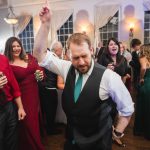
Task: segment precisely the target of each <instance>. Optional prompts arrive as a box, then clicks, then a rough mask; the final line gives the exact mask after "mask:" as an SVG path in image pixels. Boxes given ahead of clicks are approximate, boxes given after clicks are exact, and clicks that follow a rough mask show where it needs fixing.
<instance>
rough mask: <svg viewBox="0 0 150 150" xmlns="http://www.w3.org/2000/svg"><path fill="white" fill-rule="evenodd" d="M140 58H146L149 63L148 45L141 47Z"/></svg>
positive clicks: (149, 52)
mask: <svg viewBox="0 0 150 150" xmlns="http://www.w3.org/2000/svg"><path fill="white" fill-rule="evenodd" d="M140 57H146V58H147V60H148V61H149V62H150V44H145V45H142V46H141V52H140Z"/></svg>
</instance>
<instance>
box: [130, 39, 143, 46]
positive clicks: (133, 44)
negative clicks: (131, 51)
mask: <svg viewBox="0 0 150 150" xmlns="http://www.w3.org/2000/svg"><path fill="white" fill-rule="evenodd" d="M139 45H141V41H140V40H139V39H133V40H132V41H131V47H132V48H134V47H135V46H139Z"/></svg>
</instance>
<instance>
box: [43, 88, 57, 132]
mask: <svg viewBox="0 0 150 150" xmlns="http://www.w3.org/2000/svg"><path fill="white" fill-rule="evenodd" d="M40 100H41V106H42V114H43V116H44V119H45V120H46V131H47V133H48V134H51V132H53V130H54V129H55V117H56V110H57V105H58V93H57V90H56V89H46V88H43V89H40Z"/></svg>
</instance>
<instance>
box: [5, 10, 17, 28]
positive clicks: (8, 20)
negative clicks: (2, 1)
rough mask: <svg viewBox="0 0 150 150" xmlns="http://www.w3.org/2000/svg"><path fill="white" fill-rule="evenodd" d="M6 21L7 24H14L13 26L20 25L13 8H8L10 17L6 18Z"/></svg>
mask: <svg viewBox="0 0 150 150" xmlns="http://www.w3.org/2000/svg"><path fill="white" fill-rule="evenodd" d="M4 20H5V21H6V23H8V24H12V25H15V24H17V23H18V18H17V17H16V15H15V14H14V12H13V9H12V7H9V8H8V15H7V17H5V18H4Z"/></svg>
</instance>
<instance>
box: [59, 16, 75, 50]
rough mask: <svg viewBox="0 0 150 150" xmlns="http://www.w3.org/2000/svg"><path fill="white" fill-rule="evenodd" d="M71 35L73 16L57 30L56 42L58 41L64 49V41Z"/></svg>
mask: <svg viewBox="0 0 150 150" xmlns="http://www.w3.org/2000/svg"><path fill="white" fill-rule="evenodd" d="M72 33H73V15H71V16H70V17H69V19H68V20H67V21H66V22H65V23H64V24H63V25H62V26H61V28H60V29H59V30H57V35H58V41H60V42H61V43H62V45H63V47H64V48H66V41H67V39H68V37H69V35H70V34H72Z"/></svg>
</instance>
